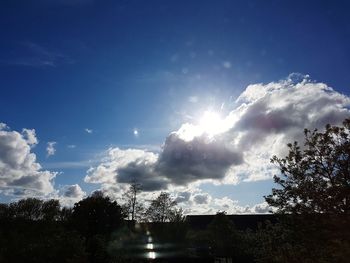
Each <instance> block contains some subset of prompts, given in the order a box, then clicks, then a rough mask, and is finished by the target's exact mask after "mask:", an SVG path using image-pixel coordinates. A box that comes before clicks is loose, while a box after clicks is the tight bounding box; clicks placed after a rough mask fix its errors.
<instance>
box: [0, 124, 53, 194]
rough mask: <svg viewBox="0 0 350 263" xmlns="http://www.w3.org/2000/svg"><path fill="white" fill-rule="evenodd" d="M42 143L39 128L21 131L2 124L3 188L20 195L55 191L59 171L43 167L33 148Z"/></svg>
mask: <svg viewBox="0 0 350 263" xmlns="http://www.w3.org/2000/svg"><path fill="white" fill-rule="evenodd" d="M37 143H38V140H37V138H36V134H35V130H31V129H23V131H22V132H21V133H20V132H17V131H12V130H10V128H9V127H7V126H6V125H5V124H3V123H1V124H0V192H1V193H4V194H12V195H18V196H27V195H30V196H43V195H48V194H50V193H52V192H54V187H53V182H52V181H53V179H54V177H55V176H56V173H55V172H50V171H45V170H42V169H41V166H40V164H39V163H38V162H37V161H36V155H35V154H34V153H32V152H31V150H32V147H34V146H35V145H36V144H37Z"/></svg>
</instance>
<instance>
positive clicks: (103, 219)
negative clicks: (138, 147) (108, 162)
mask: <svg viewBox="0 0 350 263" xmlns="http://www.w3.org/2000/svg"><path fill="white" fill-rule="evenodd" d="M125 218H126V214H124V213H123V210H122V208H121V206H119V205H118V204H117V202H115V201H112V200H110V199H109V198H108V197H106V196H103V195H102V194H101V193H100V192H95V193H94V194H92V195H91V196H89V197H87V198H85V199H83V200H81V201H80V202H78V203H76V204H75V205H74V207H72V208H66V207H61V206H60V204H59V202H58V201H57V200H47V201H43V200H39V199H35V198H28V199H23V200H20V201H17V202H13V203H10V204H1V205H0V262H60V263H63V262H70V263H73V262H148V261H149V260H150V259H148V258H147V257H148V255H147V249H148V248H147V247H146V243H147V241H146V238H147V237H148V236H147V235H149V234H147V232H148V233H150V234H151V236H152V239H153V240H152V242H153V243H154V244H158V245H159V244H162V245H164V246H166V245H167V246H169V247H170V248H167V247H165V251H173V252H176V253H175V254H173V255H170V256H169V257H168V258H165V259H164V258H162V259H161V261H160V262H178V261H180V260H182V261H183V260H184V258H186V260H187V261H193V262H214V259H215V258H231V259H232V260H233V262H347V259H348V258H349V256H350V254H349V247H350V246H349V245H350V243H349V241H350V239H349V236H350V235H349V234H350V233H349V231H350V227H349V226H350V225H349V222H350V221H349V219H350V218H349V217H348V216H346V215H342V216H340V215H339V216H335V215H326V214H324V215H322V216H320V215H318V216H315V215H309V216H303V215H298V216H292V215H281V216H279V217H276V222H277V223H276V222H274V223H273V224H272V223H270V222H269V221H266V222H261V224H259V227H258V228H257V229H249V228H247V229H237V228H236V227H235V224H234V222H233V221H232V220H230V219H229V216H227V215H226V214H225V213H223V212H222V213H218V214H217V215H216V216H215V217H213V219H212V221H211V222H210V223H209V224H208V225H206V226H205V227H204V228H203V227H202V228H199V229H198V228H196V227H193V225H191V224H189V223H188V222H187V221H186V220H185V219H184V218H181V219H179V218H178V219H176V220H174V221H168V222H161V221H155V222H152V223H141V224H138V223H136V224H135V222H134V221H129V220H125ZM142 253H144V254H142ZM172 258H173V259H172ZM155 260H156V261H157V260H160V259H155Z"/></svg>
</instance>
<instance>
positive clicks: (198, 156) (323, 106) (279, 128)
mask: <svg viewBox="0 0 350 263" xmlns="http://www.w3.org/2000/svg"><path fill="white" fill-rule="evenodd" d="M236 104H237V106H236V108H234V109H233V110H232V111H231V112H230V113H229V114H228V115H227V116H226V117H224V118H222V120H221V121H220V123H221V124H220V130H218V132H215V133H213V132H212V131H207V132H206V131H205V129H203V127H202V126H198V125H197V124H192V123H185V124H183V126H182V127H180V129H179V130H178V131H176V132H173V133H171V134H170V135H169V136H168V137H167V138H166V139H165V142H164V144H163V147H162V150H161V151H160V152H159V153H152V152H149V151H142V150H135V149H128V150H121V149H118V148H114V149H109V150H108V155H107V158H106V159H105V160H102V162H101V163H100V165H98V166H96V167H93V168H91V169H90V170H89V171H88V174H87V176H86V178H85V181H86V182H91V183H100V184H101V183H102V184H104V185H105V186H106V185H108V184H109V185H113V184H116V183H127V182H130V181H131V180H132V179H135V180H137V181H139V182H140V183H141V184H144V186H145V189H147V190H148V191H153V190H161V189H167V188H169V187H170V186H186V185H189V184H191V183H198V182H203V181H208V180H211V181H212V182H215V183H231V184H237V183H239V182H241V181H257V180H265V179H268V178H271V177H272V175H273V174H274V173H275V172H276V170H275V168H274V167H273V166H271V165H270V162H269V159H270V158H271V156H272V155H274V154H277V155H284V154H285V153H286V152H285V150H286V146H285V145H286V144H287V143H288V142H293V141H295V140H297V141H302V139H303V130H304V128H309V129H314V128H318V129H323V128H324V126H325V125H326V124H327V123H330V124H340V123H341V122H342V121H343V120H344V119H345V118H347V117H349V116H350V111H349V106H350V98H349V97H348V96H346V95H343V94H340V93H338V92H337V91H335V90H334V89H332V88H331V87H329V86H327V85H326V84H324V83H319V82H312V81H310V79H309V78H308V76H302V75H298V74H292V75H290V76H289V77H288V78H287V79H285V80H281V81H278V82H271V83H268V84H261V83H260V84H254V85H249V86H248V87H247V88H246V89H245V90H244V91H243V92H242V94H241V95H240V96H239V97H238V99H237V101H236ZM207 126H208V125H207ZM218 202H220V200H218Z"/></svg>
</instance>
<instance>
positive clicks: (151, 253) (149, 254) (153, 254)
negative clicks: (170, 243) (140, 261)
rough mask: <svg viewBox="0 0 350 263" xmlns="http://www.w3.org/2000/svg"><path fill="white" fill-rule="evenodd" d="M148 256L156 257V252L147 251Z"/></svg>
mask: <svg viewBox="0 0 350 263" xmlns="http://www.w3.org/2000/svg"><path fill="white" fill-rule="evenodd" d="M148 258H150V259H155V258H156V252H153V251H152V252H148Z"/></svg>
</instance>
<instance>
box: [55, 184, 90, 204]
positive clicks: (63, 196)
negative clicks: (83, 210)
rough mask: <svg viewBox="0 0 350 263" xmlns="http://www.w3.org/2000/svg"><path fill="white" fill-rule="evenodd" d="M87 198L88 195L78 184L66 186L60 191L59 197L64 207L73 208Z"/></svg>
mask: <svg viewBox="0 0 350 263" xmlns="http://www.w3.org/2000/svg"><path fill="white" fill-rule="evenodd" d="M85 196H86V193H85V192H84V191H83V190H82V189H81V187H80V186H79V185H78V184H73V185H65V186H64V187H62V189H61V190H60V195H59V196H58V197H57V198H58V199H59V200H60V202H61V204H62V205H64V206H72V205H74V203H76V202H79V201H80V200H81V199H83V198H84V197H85Z"/></svg>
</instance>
